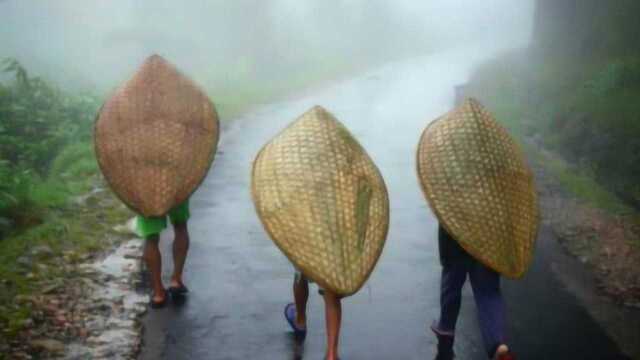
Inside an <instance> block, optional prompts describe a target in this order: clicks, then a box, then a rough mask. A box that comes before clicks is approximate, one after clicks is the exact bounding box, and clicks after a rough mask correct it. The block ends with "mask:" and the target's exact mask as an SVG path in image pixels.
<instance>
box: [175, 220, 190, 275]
mask: <svg viewBox="0 0 640 360" xmlns="http://www.w3.org/2000/svg"><path fill="white" fill-rule="evenodd" d="M173 229H174V232H175V238H174V240H173V275H172V276H171V285H170V286H171V287H181V286H184V284H183V283H182V272H183V270H184V263H185V261H186V260H187V252H188V251H189V231H188V230H187V223H183V224H174V225H173Z"/></svg>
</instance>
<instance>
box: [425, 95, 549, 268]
mask: <svg viewBox="0 0 640 360" xmlns="http://www.w3.org/2000/svg"><path fill="white" fill-rule="evenodd" d="M417 170H418V177H419V179H420V183H421V185H422V190H423V192H424V195H425V197H426V198H427V202H428V203H429V205H430V206H431V209H432V210H433V212H434V213H435V214H436V216H437V218H438V220H439V221H440V224H441V225H442V226H444V228H445V229H447V231H448V232H449V233H450V234H451V235H452V237H453V238H454V239H456V241H458V243H460V245H461V246H462V247H463V248H464V249H465V250H466V251H467V252H468V253H469V254H470V255H472V256H473V257H474V258H476V259H477V260H479V261H480V262H482V263H483V264H485V265H486V266H488V267H490V268H492V269H494V270H495V271H497V272H499V273H501V274H503V275H505V276H508V277H511V278H519V277H521V276H522V275H523V274H524V273H525V272H526V270H527V268H528V267H529V264H530V263H531V259H532V257H533V248H534V243H535V239H536V236H537V231H538V223H539V214H538V204H537V195H536V189H535V185H534V183H533V176H532V172H531V170H530V169H529V167H528V166H527V164H526V162H525V159H524V156H523V154H522V152H521V151H520V149H519V147H518V146H517V144H516V143H515V141H514V140H513V139H512V138H511V137H510V136H509V134H508V133H507V131H506V130H505V129H504V128H502V127H501V126H500V125H499V124H498V123H497V122H496V121H495V120H494V118H493V116H492V115H491V114H490V113H489V112H488V111H487V110H486V109H485V108H484V107H482V105H480V103H479V102H477V101H476V100H473V99H469V100H466V101H465V102H464V103H463V104H462V105H461V106H460V107H458V108H456V109H454V110H453V111H452V112H450V113H448V114H446V115H444V116H442V117H440V118H438V119H437V120H435V121H434V122H432V123H431V124H430V125H429V126H428V127H427V128H426V129H425V131H424V133H423V134H422V137H421V139H420V144H419V146H418V153H417Z"/></svg>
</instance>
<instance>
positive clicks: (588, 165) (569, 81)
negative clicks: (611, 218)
mask: <svg viewBox="0 0 640 360" xmlns="http://www.w3.org/2000/svg"><path fill="white" fill-rule="evenodd" d="M639 60H640V58H638V59H636V58H626V59H598V60H593V61H590V62H586V61H582V62H577V60H576V59H571V58H566V57H565V58H549V57H547V58H544V59H537V61H536V60H535V59H533V60H532V58H531V57H530V56H529V54H528V52H517V53H511V54H506V55H504V56H502V57H500V58H498V59H496V60H494V61H492V62H489V63H486V64H485V65H484V66H482V67H480V68H478V69H477V71H476V73H475V75H474V77H473V78H472V80H471V81H470V83H469V86H468V89H467V92H468V94H469V95H471V96H476V97H478V98H480V99H481V100H482V101H483V102H484V103H485V104H486V105H487V106H488V107H489V108H490V109H491V110H492V111H493V112H494V113H496V115H497V117H498V119H499V121H500V122H501V123H502V124H503V125H504V126H505V127H507V128H508V129H509V131H510V132H511V133H512V134H514V135H515V136H516V137H517V138H518V139H519V140H520V142H521V143H523V144H535V145H533V146H527V150H528V152H529V153H530V154H531V156H537V157H544V161H543V162H542V163H543V164H544V166H545V167H546V168H547V170H549V171H550V172H552V173H553V174H555V175H556V177H557V178H558V180H559V181H560V182H561V184H562V185H563V186H564V187H565V188H566V189H567V190H569V191H571V192H572V193H573V194H575V195H576V196H577V197H579V198H582V199H584V200H585V201H588V202H589V203H591V204H593V205H594V206H596V207H599V208H603V209H606V210H609V211H612V212H614V213H629V212H633V211H634V210H633V209H638V208H639V205H640V197H639V196H640V188H639V187H638V186H639V185H638V184H639V183H640V182H639V180H640V172H639V170H638V169H640V155H639V154H640V140H639V139H640V121H638V116H639V115H638V114H640V102H638V101H637V99H638V98H640V62H639ZM538 61H540V62H538ZM541 151H542V152H543V153H544V152H546V153H547V154H549V153H552V154H553V155H554V156H551V157H549V156H544V154H543V153H539V152H541Z"/></svg>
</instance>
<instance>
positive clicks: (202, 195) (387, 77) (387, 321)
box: [140, 50, 624, 360]
mask: <svg viewBox="0 0 640 360" xmlns="http://www.w3.org/2000/svg"><path fill="white" fill-rule="evenodd" d="M480 58H481V56H480V54H479V53H474V52H472V51H469V50H467V51H464V52H449V53H447V54H442V55H439V56H434V57H425V58H419V59H414V60H410V61H403V62H399V63H396V64H390V65H387V66H385V67H383V68H380V69H377V70H375V71H371V72H369V73H366V74H363V75H360V76H358V77H356V78H354V79H352V80H347V81H343V82H341V83H339V84H337V85H335V86H332V87H328V88H324V89H322V90H317V91H312V92H310V93H309V94H307V95H305V96H303V97H301V98H298V99H295V100H289V101H283V102H281V103H277V104H271V105H266V106H262V107H259V108H257V109H256V110H255V111H252V112H250V113H249V114H247V115H246V116H244V117H243V118H241V119H238V120H237V121H235V122H234V123H233V124H232V125H231V126H230V127H229V128H228V129H227V130H226V131H225V132H224V133H223V134H222V140H221V146H220V153H219V154H218V157H217V158H216V162H215V165H214V167H213V168H212V170H211V173H210V174H209V176H208V178H207V179H206V181H205V182H204V184H203V185H202V187H201V188H200V189H199V190H198V192H197V193H196V194H195V195H194V197H193V198H192V202H191V206H192V214H193V216H192V221H191V222H190V231H191V237H192V245H191V251H190V254H189V259H188V261H187V272H186V283H187V285H188V286H189V287H190V288H191V293H190V294H189V297H188V300H187V301H186V302H185V303H183V304H175V305H172V306H169V307H167V308H165V309H161V310H154V311H150V312H149V313H148V314H147V315H146V317H145V319H144V340H143V342H144V345H143V350H142V353H141V355H140V358H141V359H220V360H223V359H224V360H232V359H314V360H315V359H322V358H323V355H324V336H325V333H324V320H323V319H324V313H323V303H322V299H321V298H320V297H319V296H316V295H315V294H316V292H315V291H314V292H313V293H312V296H311V298H310V303H309V309H308V311H309V314H308V316H309V323H308V325H309V334H308V336H307V339H306V341H305V342H304V343H303V344H301V343H298V342H296V341H295V340H294V339H293V337H292V334H291V333H290V332H289V328H288V325H287V323H286V322H285V321H284V319H283V316H282V311H283V307H284V305H285V304H286V303H287V302H290V301H291V298H292V294H291V283H292V279H293V270H292V267H291V265H290V264H289V263H288V261H287V259H286V258H285V257H284V256H283V255H282V254H281V253H280V252H279V250H278V249H277V248H276V247H275V246H274V245H273V243H272V242H271V240H270V239H269V238H268V237H267V235H266V233H265V232H264V231H263V228H262V226H261V225H260V222H259V220H258V218H257V216H256V214H255V211H254V209H253V204H252V202H251V198H250V191H249V182H250V168H251V162H252V160H253V158H254V156H255V154H256V153H257V151H258V150H259V148H260V147H261V146H262V145H263V144H264V143H266V142H267V141H268V140H269V139H270V138H271V137H272V136H274V135H275V134H276V133H278V132H279V131H280V130H281V129H282V128H283V127H284V126H285V125H286V124H288V123H289V122H290V121H292V120H293V119H295V118H296V117H297V116H298V115H300V114H302V113H303V112H304V111H306V110H307V109H308V108H309V107H311V106H313V105H316V104H319V105H322V106H324V107H326V108H327V109H328V110H329V111H331V112H333V113H334V114H335V115H336V116H337V117H338V118H339V119H340V120H341V121H342V122H343V123H344V124H345V125H346V126H347V127H348V128H349V129H350V130H351V132H352V133H353V134H354V135H355V136H356V137H357V138H358V140H359V141H360V142H361V144H362V145H363V146H364V147H365V148H366V149H367V150H368V152H369V154H370V155H371V157H372V158H373V160H374V161H375V162H376V164H377V165H378V166H379V168H380V170H381V172H382V175H383V176H384V178H385V180H386V182H387V186H388V188H389V194H390V198H391V228H390V232H389V236H388V239H387V245H386V247H385V250H384V252H383V255H382V257H381V259H380V261H379V263H378V265H377V267H376V269H375V270H374V272H373V275H372V276H371V278H370V280H369V281H368V283H367V284H366V285H365V287H364V288H363V289H362V290H361V291H360V292H359V293H358V294H356V295H355V296H353V297H350V298H348V299H346V300H345V301H344V303H343V328H342V337H341V346H340V347H341V355H342V358H343V359H346V360H356V359H362V360H378V359H380V360H381V359H385V360H386V359H431V358H433V356H434V354H435V338H434V336H432V334H431V333H430V332H429V331H427V326H428V324H429V323H430V322H431V321H432V320H433V319H434V318H436V317H437V315H438V310H439V302H438V289H439V275H440V265H439V262H438V253H437V241H436V221H435V218H434V216H433V215H432V214H431V212H430V211H429V210H428V208H427V205H426V203H425V201H424V199H423V196H422V193H421V191H420V188H419V186H418V182H417V178H416V175H415V169H414V167H415V165H414V164H415V149H416V144H417V141H418V137H419V135H420V133H421V131H422V129H423V128H424V127H425V125H426V124H427V123H428V122H429V121H431V120H432V119H434V118H435V117H436V116H438V115H439V114H441V113H443V112H445V111H447V110H448V109H449V107H450V106H451V104H452V102H453V89H454V85H457V84H459V83H462V82H464V81H465V79H466V78H467V76H468V72H469V71H470V69H471V66H472V65H473V64H476V63H477V61H478V60H479V59H480ZM170 237H171V234H170V233H167V234H164V236H163V246H164V255H165V264H166V265H165V272H166V273H167V275H168V274H169V272H170V270H171V266H172V265H171V261H170ZM562 257H563V255H562V253H561V250H560V248H559V247H558V246H557V244H556V243H555V241H554V240H553V238H552V237H551V235H550V234H549V232H548V231H547V230H546V229H544V228H543V230H542V231H541V233H540V239H539V241H538V244H537V254H536V259H535V263H534V264H533V267H532V268H531V270H530V272H529V273H528V274H527V276H526V277H525V278H524V279H523V280H521V281H504V283H503V284H504V286H503V288H504V292H505V296H506V301H507V304H508V321H509V339H510V340H511V341H510V342H511V345H512V347H513V348H514V349H515V350H516V351H517V352H518V354H519V355H520V356H519V359H538V360H539V359H556V358H557V359H560V358H561V359H584V360H587V359H594V360H596V359H598V360H601V359H623V358H624V357H623V356H622V355H620V354H619V351H618V349H617V347H616V345H615V344H614V343H613V342H612V340H611V339H610V338H608V337H607V335H606V333H605V331H604V330H603V329H602V328H601V327H600V326H599V325H598V324H597V323H595V322H594V320H592V318H591V317H590V316H589V314H588V312H587V311H586V310H585V309H584V308H583V307H582V305H581V304H580V303H579V301H577V300H576V298H575V297H574V296H573V295H572V294H570V293H569V292H568V291H567V290H566V289H565V286H564V285H562V283H561V282H560V281H559V280H558V279H557V278H556V275H555V272H554V265H553V264H554V262H556V261H569V262H570V261H571V259H563V258H562ZM456 352H457V354H458V358H459V359H484V358H486V356H485V355H484V350H483V348H482V341H481V338H480V333H479V329H478V325H477V322H476V310H475V306H474V304H473V297H472V296H471V292H470V289H469V287H468V285H466V287H465V290H464V301H463V307H462V313H461V316H460V320H459V324H458V332H457V338H456Z"/></svg>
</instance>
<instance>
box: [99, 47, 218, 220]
mask: <svg viewBox="0 0 640 360" xmlns="http://www.w3.org/2000/svg"><path fill="white" fill-rule="evenodd" d="M218 135H219V123H218V115H217V113H216V110H215V108H214V106H213V104H212V103H211V101H209V99H208V98H207V96H206V95H205V94H204V93H203V92H202V91H200V89H198V87H197V86H196V85H195V84H194V83H193V82H191V80H189V79H188V78H186V77H185V76H183V75H182V74H180V73H179V72H178V70H176V68H174V67H173V66H172V65H171V64H169V63H168V62H167V61H165V60H164V59H163V58H161V57H160V56H157V55H154V56H151V57H149V58H148V59H147V60H146V61H145V62H144V63H143V64H142V66H141V67H140V69H138V71H137V72H136V73H135V75H134V76H133V78H131V79H130V80H129V81H127V82H126V83H125V84H124V85H123V86H122V87H121V88H119V89H118V90H117V91H116V92H115V94H114V95H113V96H112V97H111V98H110V99H109V100H107V101H106V102H105V104H104V105H103V107H102V109H101V110H100V113H99V114H98V118H97V120H96V125H95V150H96V156H97V159H98V164H99V165H100V169H101V170H102V173H103V174H104V176H105V178H106V180H107V182H108V183H109V185H110V186H111V188H112V189H113V191H114V192H115V193H116V194H117V195H118V196H119V197H120V199H122V201H123V202H124V203H125V204H127V205H128V206H129V207H130V208H132V209H133V210H134V211H136V212H138V213H140V214H142V215H144V216H162V215H164V214H166V213H167V212H168V211H169V210H170V209H171V208H172V207H174V206H176V205H178V204H180V203H181V202H183V201H184V200H185V199H187V198H188V197H189V196H190V195H191V193H192V192H193V191H195V189H196V188H197V187H198V185H199V184H200V183H201V182H202V180H203V179H204V177H205V175H206V174H207V171H208V169H209V167H210V165H211V163H212V161H213V157H214V155H215V152H216V146H217V143H218Z"/></svg>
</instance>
